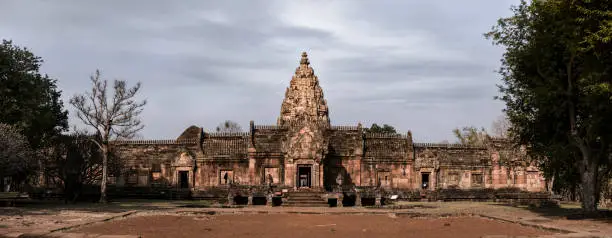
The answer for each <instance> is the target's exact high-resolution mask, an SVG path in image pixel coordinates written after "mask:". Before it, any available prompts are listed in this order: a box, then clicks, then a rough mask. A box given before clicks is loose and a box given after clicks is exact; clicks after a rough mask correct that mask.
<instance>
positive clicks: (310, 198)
mask: <svg viewBox="0 0 612 238" xmlns="http://www.w3.org/2000/svg"><path fill="white" fill-rule="evenodd" d="M287 199H289V200H322V198H321V197H320V196H316V197H287Z"/></svg>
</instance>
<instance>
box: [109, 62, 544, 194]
mask: <svg viewBox="0 0 612 238" xmlns="http://www.w3.org/2000/svg"><path fill="white" fill-rule="evenodd" d="M114 144H115V147H114V151H115V153H116V154H118V155H119V156H120V157H121V158H125V161H126V164H124V165H123V167H124V169H122V170H121V171H122V172H121V173H118V174H116V175H115V176H112V177H110V178H109V181H110V183H111V184H112V185H114V186H115V187H166V188H172V189H176V190H181V191H190V193H191V194H192V196H215V195H219V192H220V191H225V192H227V191H228V189H229V188H231V187H235V188H243V189H242V190H240V189H238V190H240V191H243V190H244V191H250V193H256V192H254V191H273V193H272V194H277V195H278V194H281V193H283V192H284V193H290V192H295V191H301V190H308V191H311V192H312V191H317V192H318V193H320V194H332V193H334V194H337V193H338V191H344V192H349V193H350V192H356V191H387V192H389V194H392V193H393V192H401V191H419V192H421V193H422V192H423V191H436V190H440V189H453V188H454V189H463V190H470V189H489V188H490V189H499V188H508V187H510V188H516V189H520V190H523V191H534V192H536V191H543V190H545V187H546V186H545V181H544V178H543V176H542V173H541V172H540V171H538V169H537V168H536V167H535V166H534V165H533V164H530V163H528V162H527V160H526V155H525V153H524V151H522V150H521V149H520V148H519V149H517V148H514V147H513V146H511V144H510V143H509V142H508V141H505V140H503V139H496V138H489V139H488V141H487V143H485V145H484V146H467V145H460V144H431V143H417V142H414V141H413V139H412V134H411V132H410V131H408V132H407V133H404V134H376V133H367V132H366V131H365V130H364V128H363V127H362V125H361V124H357V125H331V123H330V118H329V108H328V106H327V102H326V100H325V99H324V96H323V89H322V88H321V86H320V85H319V80H318V78H317V76H316V75H315V73H314V71H313V68H312V67H310V62H309V60H308V57H307V54H306V53H302V56H301V60H300V64H299V66H298V67H297V69H296V70H295V75H294V76H293V78H292V79H291V82H290V84H289V87H288V88H287V90H286V92H285V98H284V100H283V102H282V105H281V109H280V116H279V117H278V121H277V123H276V125H258V124H256V122H253V121H251V122H250V127H249V129H248V131H247V132H242V133H206V132H204V131H203V129H202V128H199V127H196V126H191V127H189V128H187V129H186V130H185V131H184V132H183V133H182V134H181V135H180V136H179V137H178V138H177V139H173V140H136V141H115V142H114ZM239 193H240V192H237V194H239ZM246 193H248V192H246ZM249 196H253V195H252V194H250V195H249Z"/></svg>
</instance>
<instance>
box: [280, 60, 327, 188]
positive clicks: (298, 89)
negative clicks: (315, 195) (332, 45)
mask: <svg viewBox="0 0 612 238" xmlns="http://www.w3.org/2000/svg"><path fill="white" fill-rule="evenodd" d="M278 125H279V126H281V127H283V128H286V129H287V137H286V138H285V140H284V141H283V145H282V150H283V153H284V157H285V171H286V172H285V181H287V182H289V183H291V185H293V186H294V187H322V186H323V184H322V182H323V173H322V171H323V170H322V167H321V166H320V164H321V160H322V159H323V158H324V157H325V155H326V154H327V148H328V139H327V135H326V133H327V129H329V127H330V121H329V111H328V108H327V102H326V101H325V99H324V98H323V89H321V86H319V79H318V78H317V76H316V75H315V74H314V70H313V69H312V67H310V61H309V60H308V55H307V54H306V52H303V53H302V58H301V60H300V66H298V67H297V69H296V70H295V75H293V78H292V79H291V82H290V83H289V87H288V88H287V90H286V91H285V99H284V100H283V104H282V106H281V113H280V117H279V118H278Z"/></svg>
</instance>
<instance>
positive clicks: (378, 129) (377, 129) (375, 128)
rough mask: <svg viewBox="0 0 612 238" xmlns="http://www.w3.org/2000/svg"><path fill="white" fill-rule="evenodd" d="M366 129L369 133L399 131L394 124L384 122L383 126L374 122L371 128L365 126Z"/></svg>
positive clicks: (393, 132)
mask: <svg viewBox="0 0 612 238" xmlns="http://www.w3.org/2000/svg"><path fill="white" fill-rule="evenodd" d="M365 131H366V132H368V133H391V134H395V133H397V131H396V130H395V127H393V126H390V125H387V124H383V125H382V126H379V125H378V124H376V123H374V124H372V126H370V128H365Z"/></svg>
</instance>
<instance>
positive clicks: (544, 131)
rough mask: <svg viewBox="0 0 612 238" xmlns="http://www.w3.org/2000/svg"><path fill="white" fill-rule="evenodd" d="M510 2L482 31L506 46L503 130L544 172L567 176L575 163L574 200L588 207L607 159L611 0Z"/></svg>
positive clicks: (611, 134) (611, 140)
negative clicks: (506, 13) (577, 196)
mask: <svg viewBox="0 0 612 238" xmlns="http://www.w3.org/2000/svg"><path fill="white" fill-rule="evenodd" d="M512 10H513V12H514V15H513V16H510V17H508V18H502V19H500V20H499V21H498V23H497V25H496V26H494V27H493V29H492V31H491V32H489V33H487V34H486V36H487V37H488V38H489V39H492V40H493V42H494V43H495V44H497V45H502V46H504V47H505V49H506V52H505V53H504V55H503V58H502V67H501V69H500V74H501V76H502V80H503V84H502V85H501V86H500V92H501V93H502V95H501V97H500V99H501V100H503V101H504V102H505V103H506V109H505V112H506V114H507V115H508V119H509V121H510V124H511V127H510V130H509V135H510V136H511V137H512V138H514V139H516V142H517V143H520V144H525V145H528V149H529V153H530V155H531V156H532V157H533V158H536V159H538V160H539V161H540V164H541V165H542V166H543V169H544V170H545V171H546V170H548V176H551V175H552V174H554V173H558V174H566V175H568V176H566V177H567V178H569V179H572V177H571V176H569V175H571V174H572V173H571V172H572V171H571V169H572V168H575V169H576V170H577V171H578V174H579V178H580V190H581V203H582V208H583V210H584V211H585V212H587V213H590V212H595V211H596V210H597V203H598V200H599V195H600V188H601V183H602V181H607V179H608V178H609V176H610V169H611V167H612V166H610V165H611V164H612V155H611V151H610V148H611V145H612V123H610V121H612V77H611V73H612V72H611V70H612V18H611V16H612V0H598V1H592V0H584V1H574V0H546V1H544V0H542V1H536V0H534V1H531V2H530V3H527V2H525V1H522V2H521V4H520V5H518V6H515V7H513V8H512ZM568 169H569V170H568Z"/></svg>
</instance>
